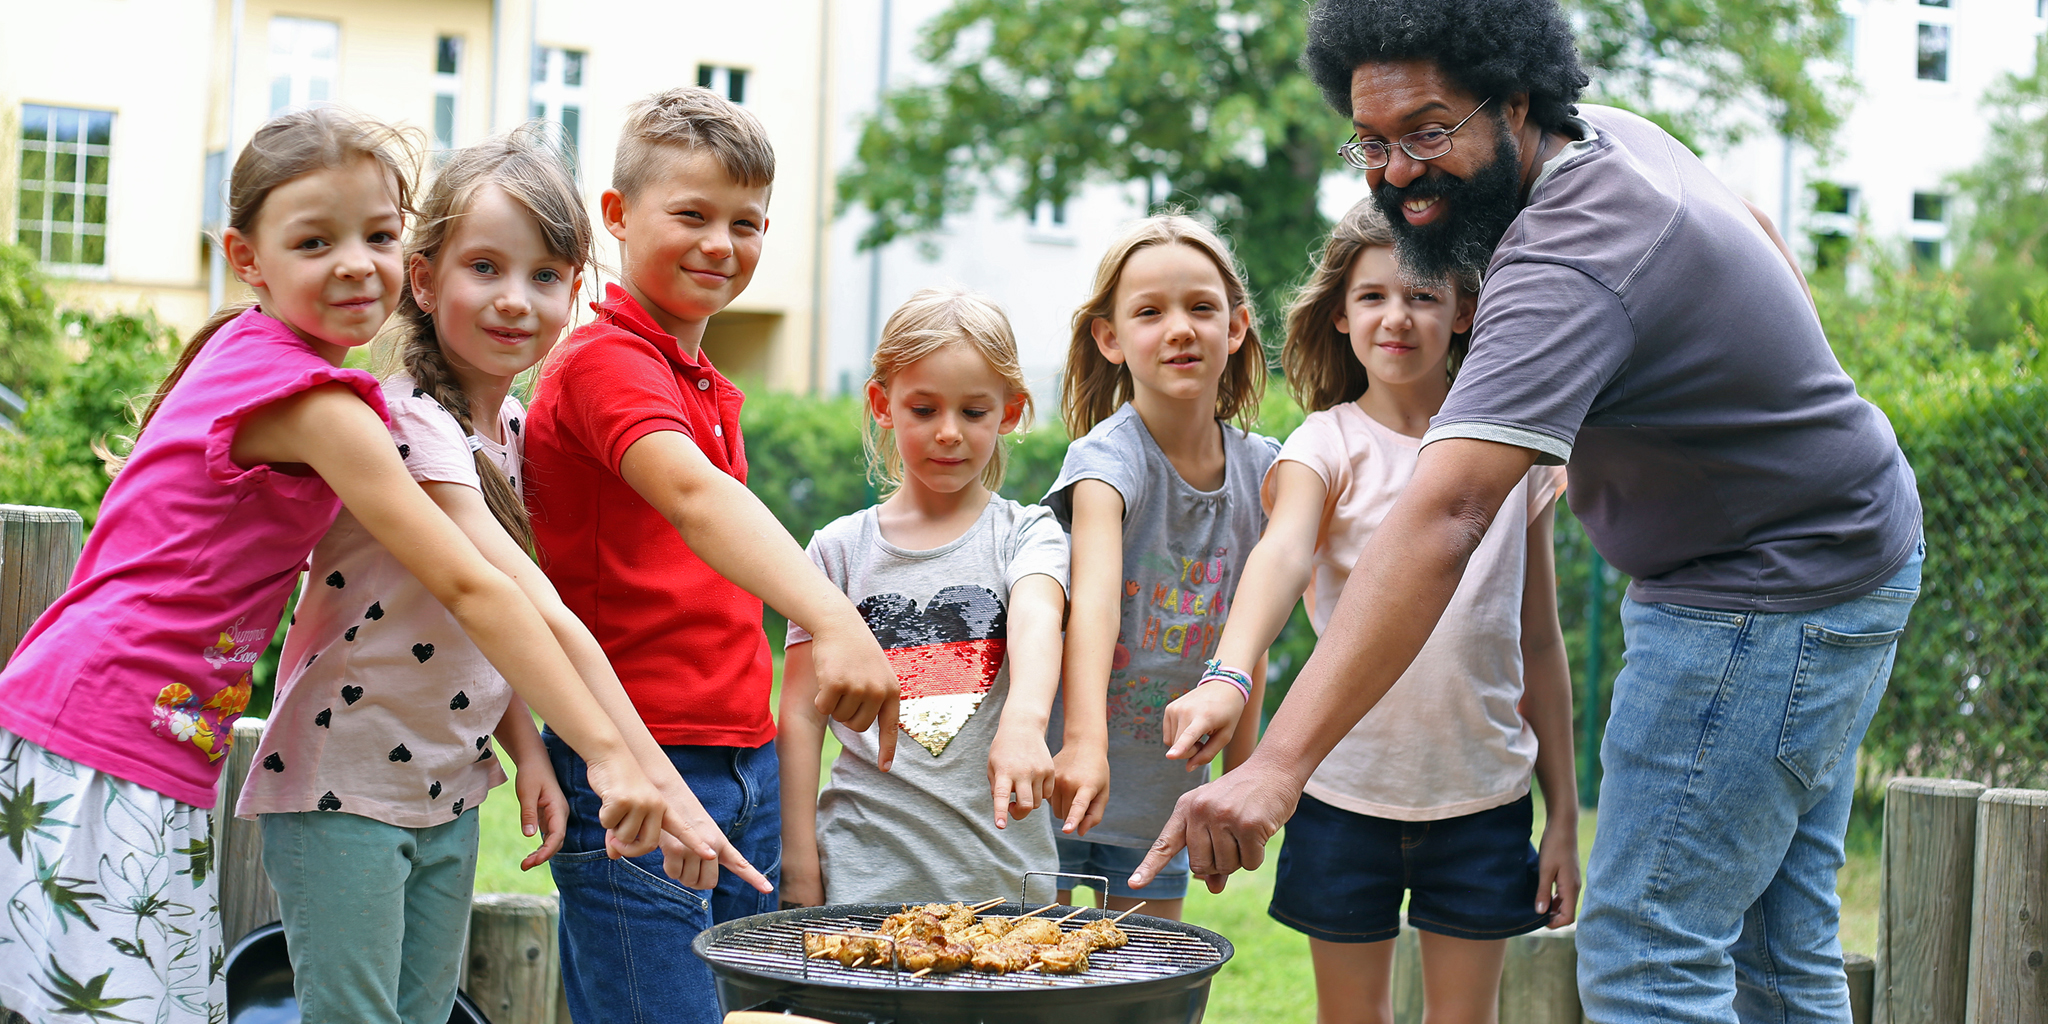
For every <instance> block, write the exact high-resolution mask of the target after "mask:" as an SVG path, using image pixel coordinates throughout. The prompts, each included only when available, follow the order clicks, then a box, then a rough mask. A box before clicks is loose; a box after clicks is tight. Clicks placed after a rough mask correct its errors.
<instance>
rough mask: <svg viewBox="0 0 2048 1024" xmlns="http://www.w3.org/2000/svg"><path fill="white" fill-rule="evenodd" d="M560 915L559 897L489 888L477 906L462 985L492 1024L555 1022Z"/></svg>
mask: <svg viewBox="0 0 2048 1024" xmlns="http://www.w3.org/2000/svg"><path fill="white" fill-rule="evenodd" d="M555 915H556V909H555V898H554V897H553V896H528V895H515V894H510V893H485V894H480V895H478V896H477V897H476V900H475V902H474V903H473V904H472V905H471V907H470V913H469V964H468V970H467V972H466V973H467V975H468V977H467V978H466V979H465V980H464V982H463V985H462V989H463V991H465V992H467V993H469V998H471V999H473V1000H475V1001H476V1004H477V1007H478V1008H479V1009H481V1010H483V1012H484V1016H486V1017H489V1018H490V1019H491V1024H553V1021H554V1019H555V1001H556V995H555V990H556V987H557V985H558V984H559V981H560V977H561V973H562V970H561V958H560V956H559V955H558V953H557V951H556V948H555V934H556V933H555Z"/></svg>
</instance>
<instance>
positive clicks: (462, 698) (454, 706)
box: [448, 690, 469, 711]
mask: <svg viewBox="0 0 2048 1024" xmlns="http://www.w3.org/2000/svg"><path fill="white" fill-rule="evenodd" d="M468 706H469V694H466V693H464V692H462V691H461V690H457V691H455V699H453V700H451V701H449V702H448V710H450V711H460V710H462V709H463V708H466V707H468Z"/></svg>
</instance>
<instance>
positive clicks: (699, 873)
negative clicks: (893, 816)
mask: <svg viewBox="0 0 2048 1024" xmlns="http://www.w3.org/2000/svg"><path fill="white" fill-rule="evenodd" d="M421 486H422V487H424V488H425V489H426V491H427V494H428V496H429V497H432V498H433V499H434V503H435V504H436V505H439V506H440V507H441V511H443V512H446V513H447V514H448V518H449V519H451V520H453V521H454V522H455V525H457V526H459V527H461V528H462V532H463V533H464V534H465V535H467V536H468V537H469V538H470V540H471V541H473V542H475V544H476V546H477V550H479V551H481V552H483V555H484V557H485V558H488V559H490V561H491V564H492V565H495V566H497V567H498V569H499V570H500V571H502V572H504V573H505V574H506V575H508V576H510V577H512V579H513V581H514V582H516V583H518V584H519V588H520V590H521V591H523V592H524V593H525V594H526V598H527V600H529V601H531V602H533V606H534V608H535V609H537V610H539V612H540V615H541V618H542V619H544V620H546V621H547V624H548V629H549V631H550V632H552V633H553V634H554V638H555V642H556V643H559V644H561V645H562V650H563V651H564V652H565V653H567V654H568V656H569V661H570V663H571V664H573V665H575V666H576V672H577V674H579V675H581V676H582V677H583V684H584V686H585V687H586V688H587V689H588V690H589V691H590V696H591V698H592V699H593V700H595V701H597V703H598V706H599V707H601V708H603V709H604V713H605V716H606V717H607V718H610V719H611V722H612V724H613V725H614V726H616V727H617V728H618V730H619V734H620V735H621V736H623V737H624V738H625V740H626V746H627V747H628V748H629V749H631V750H632V752H633V759H634V760H635V761H636V762H638V763H639V765H640V770H641V771H644V772H646V773H647V777H648V778H649V779H650V780H652V781H653V782H654V785H655V787H656V788H658V789H660V790H661V794H662V796H663V797H664V798H666V799H667V800H668V805H669V810H668V814H667V815H666V816H665V817H664V819H663V832H664V837H663V839H662V853H663V856H662V862H663V867H664V868H665V870H667V872H668V873H669V874H670V875H671V876H673V877H674V878H675V879H676V880H677V881H679V882H681V883H683V884H684V885H686V886H689V887H690V888H692V889H709V888H712V887H714V886H716V885H717V884H718V868H719V865H721V864H723V865H724V866H725V867H726V868H727V869H728V870H730V871H732V872H733V873H734V874H736V875H739V876H740V877H741V878H743V879H745V880H746V881H747V884H749V885H751V886H753V887H754V888H756V889H759V890H760V891H762V892H769V891H771V890H772V889H773V888H774V887H773V886H772V885H770V884H769V883H768V879H766V878H764V877H762V875H761V873H760V872H759V871H756V870H755V869H754V866H753V865H752V864H749V863H747V859H746V858H745V857H743V856H741V855H740V852H739V851H738V850H737V849H735V848H734V847H733V845H732V840H731V839H729V838H727V837H726V835H725V832H724V830H722V829H720V828H719V827H718V823H717V822H716V821H714V820H712V818H711V815H710V814H708V813H706V812H705V810H704V805H703V804H701V803H699V802H698V800H697V795H696V794H695V793H692V792H691V791H690V786H689V784H688V783H686V782H684V781H683V777H682V775H681V774H680V773H678V772H677V771H676V766H675V762H673V761H670V760H669V759H668V755H667V754H666V753H664V752H663V751H662V749H661V744H659V743H657V742H655V740H654V736H653V735H652V734H650V733H649V732H648V731H647V725H646V723H644V722H642V721H641V720H640V712H639V711H638V710H636V709H635V708H634V707H633V699H632V698H631V697H629V696H627V695H626V687H625V686H624V684H622V683H620V682H619V676H618V673H617V672H614V671H613V670H612V664H611V661H610V660H609V659H607V658H606V657H605V653H604V648H603V647H601V646H599V645H598V642H597V638H596V637H594V636H592V635H590V628H589V627H587V626H585V625H584V624H583V620H582V619H579V618H577V617H576V615H575V613H574V612H571V611H570V610H569V607H568V606H567V605H565V604H563V603H562V597H561V594H560V593H559V592H557V591H556V590H555V585H554V583H553V582H551V581H549V579H548V577H547V574H546V573H544V572H541V571H540V569H539V567H538V566H535V565H534V564H533V559H531V558H528V557H527V555H526V552H524V551H521V550H520V549H519V545H518V544H516V543H515V542H513V540H512V538H511V536H510V535H509V534H507V533H506V532H505V528H504V527H503V526H500V525H499V524H498V519H497V517H496V516H495V515H493V514H492V513H491V509H490V506H489V505H488V504H486V503H485V502H484V496H483V493H482V492H481V491H478V490H477V489H476V488H474V487H466V486H463V485H462V484H449V483H426V484H422V485H421ZM528 728H529V729H530V728H531V724H530V723H529V726H528ZM557 731H560V730H557ZM535 738H536V739H538V734H536V736H535ZM570 745H571V746H574V742H573V741H572V742H571V744H570ZM550 770H552V769H550Z"/></svg>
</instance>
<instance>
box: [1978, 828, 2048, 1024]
mask: <svg viewBox="0 0 2048 1024" xmlns="http://www.w3.org/2000/svg"><path fill="white" fill-rule="evenodd" d="M2044 913H2048V791H2042V790H2038V789H1992V790H1986V791H1985V793H1984V795H1983V796H1982V797H1979V798H1978V806H1977V879H1976V890H1975V893H1974V895H1973V897H1972V899H1971V908H1970V982H1969V993H1970V998H1969V1005H1968V1008H1967V1010H1966V1012H1965V1013H1964V1015H1963V1020H1964V1021H1966V1022H1968V1024H2006V1022H2008V1021H2042V1020H2048V964H2044V963H2043V962H2042V958H2043V956H2044V952H2043V946H2044V945H2048V943H2044V942H2043V937H2044V936H2043V931H2042V927H2041V915H2042V914H2044Z"/></svg>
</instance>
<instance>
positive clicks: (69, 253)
mask: <svg viewBox="0 0 2048 1024" xmlns="http://www.w3.org/2000/svg"><path fill="white" fill-rule="evenodd" d="M113 133H114V115H113V114H112V113H111V112H109V111H105V110H73V109H71V108H69V107H43V106H36V105H34V104H23V105H22V108H21V175H20V184H21V191H20V194H19V195H18V197H17V198H16V199H15V207H14V210H15V229H14V239H15V241H17V242H19V243H21V246H22V248H25V249H27V250H28V251H29V252H31V253H34V254H35V257H36V259H37V260H39V261H41V262H43V263H46V264H50V265H52V266H59V267H100V266H105V265H106V262H107V163H108V161H109V160H110V159H111V158H112V153H113V150H112V148H111V140H112V136H113Z"/></svg>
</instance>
